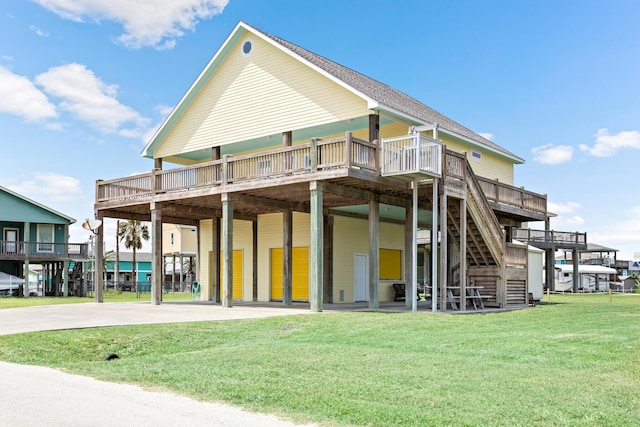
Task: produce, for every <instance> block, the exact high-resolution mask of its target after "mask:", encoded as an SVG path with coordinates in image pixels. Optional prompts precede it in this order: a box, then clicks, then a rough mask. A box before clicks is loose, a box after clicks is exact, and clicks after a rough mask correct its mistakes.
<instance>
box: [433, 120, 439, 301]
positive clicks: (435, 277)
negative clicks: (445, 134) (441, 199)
mask: <svg viewBox="0 0 640 427" xmlns="http://www.w3.org/2000/svg"><path fill="white" fill-rule="evenodd" d="M436 133H437V127H436V128H435V129H434V135H435V134H436ZM434 138H435V136H434ZM432 199H433V205H432V206H431V311H438V180H437V179H435V178H434V179H433V194H432Z"/></svg>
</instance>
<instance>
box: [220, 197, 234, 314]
mask: <svg viewBox="0 0 640 427" xmlns="http://www.w3.org/2000/svg"><path fill="white" fill-rule="evenodd" d="M221 200H222V241H221V243H222V244H221V249H222V306H223V307H226V308H231V307H233V202H232V200H231V197H230V195H229V193H223V194H222V199H221Z"/></svg>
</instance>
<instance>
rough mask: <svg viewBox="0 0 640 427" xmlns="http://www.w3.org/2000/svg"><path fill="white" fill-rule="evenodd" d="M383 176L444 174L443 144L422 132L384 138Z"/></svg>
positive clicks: (438, 175) (382, 149)
mask: <svg viewBox="0 0 640 427" xmlns="http://www.w3.org/2000/svg"><path fill="white" fill-rule="evenodd" d="M380 149H381V162H380V163H381V169H382V170H381V172H382V176H390V175H411V174H424V175H429V176H436V177H440V176H441V175H442V144H441V143H440V141H438V140H435V139H432V138H428V137H426V136H424V135H422V134H420V133H416V134H411V135H405V136H399V137H395V138H383V139H382V143H381V145H380Z"/></svg>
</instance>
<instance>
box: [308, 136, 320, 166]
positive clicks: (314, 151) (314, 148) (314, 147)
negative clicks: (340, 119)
mask: <svg viewBox="0 0 640 427" xmlns="http://www.w3.org/2000/svg"><path fill="white" fill-rule="evenodd" d="M319 140H320V138H312V139H311V153H310V154H311V155H310V159H309V160H310V163H311V172H318V141H319Z"/></svg>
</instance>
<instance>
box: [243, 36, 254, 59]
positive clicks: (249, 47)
mask: <svg viewBox="0 0 640 427" xmlns="http://www.w3.org/2000/svg"><path fill="white" fill-rule="evenodd" d="M252 51H253V40H251V39H247V40H245V41H244V43H242V55H244V56H247V55H249V54H250V53H251V52H252Z"/></svg>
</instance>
